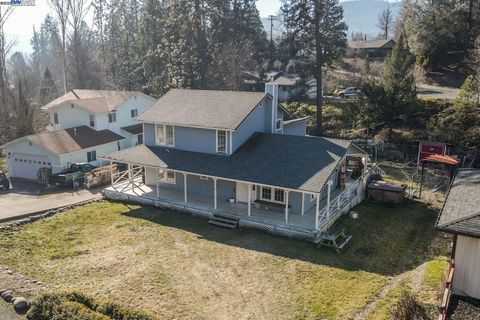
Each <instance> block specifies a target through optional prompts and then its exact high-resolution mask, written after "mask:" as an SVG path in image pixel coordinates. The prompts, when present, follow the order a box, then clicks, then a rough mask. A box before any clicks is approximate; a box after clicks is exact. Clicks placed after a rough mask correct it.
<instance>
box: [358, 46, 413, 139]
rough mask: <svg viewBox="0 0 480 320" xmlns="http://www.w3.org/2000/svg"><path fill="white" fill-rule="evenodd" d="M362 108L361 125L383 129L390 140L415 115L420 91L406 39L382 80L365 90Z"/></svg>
mask: <svg viewBox="0 0 480 320" xmlns="http://www.w3.org/2000/svg"><path fill="white" fill-rule="evenodd" d="M358 105H359V109H360V113H359V118H360V123H361V124H363V125H366V126H367V127H371V126H374V125H375V126H376V125H383V126H384V127H386V128H388V129H389V134H390V136H391V134H392V130H393V128H394V127H396V126H398V125H400V124H404V123H406V121H407V120H408V119H409V117H410V116H411V115H412V112H413V111H414V110H415V107H416V105H417V90H416V86H415V78H414V77H413V74H412V61H410V58H409V54H408V51H407V49H406V48H405V43H404V38H403V37H400V39H399V41H398V43H397V44H396V45H395V48H394V49H393V51H392V55H391V57H390V58H389V59H388V61H387V63H386V65H385V70H384V73H383V76H382V79H381V80H380V81H379V82H375V81H372V82H369V83H367V84H366V85H365V86H364V88H363V91H362V94H361V95H360V99H359V103H358Z"/></svg>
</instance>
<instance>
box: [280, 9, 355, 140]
mask: <svg viewBox="0 0 480 320" xmlns="http://www.w3.org/2000/svg"><path fill="white" fill-rule="evenodd" d="M282 12H283V14H284V19H285V24H286V28H287V30H288V33H287V37H286V38H285V39H284V41H285V42H287V43H289V45H286V47H288V48H289V50H290V51H291V52H292V51H293V52H292V53H293V54H294V56H292V57H290V58H295V59H302V60H304V61H305V62H306V63H307V64H308V68H307V70H308V71H307V72H306V74H305V76H309V75H310V76H313V77H314V78H315V79H316V81H317V88H318V91H317V135H321V134H322V131H323V126H322V106H323V93H322V92H321V88H323V79H322V72H323V68H324V67H325V66H330V65H332V64H333V63H334V62H335V61H336V60H337V59H338V58H339V57H340V55H341V53H342V51H343V48H345V46H346V40H347V33H346V31H347V25H346V24H345V22H343V9H342V7H341V6H340V5H339V3H338V0H284V1H283V6H282ZM311 56H314V57H315V59H314V61H312V60H311V59H310V57H311Z"/></svg>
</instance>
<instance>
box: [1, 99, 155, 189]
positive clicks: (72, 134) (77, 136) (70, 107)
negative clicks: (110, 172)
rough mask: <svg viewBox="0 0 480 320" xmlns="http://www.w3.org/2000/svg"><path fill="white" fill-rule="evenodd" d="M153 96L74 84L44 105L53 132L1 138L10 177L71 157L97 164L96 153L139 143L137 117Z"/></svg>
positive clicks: (59, 166) (33, 175) (33, 174)
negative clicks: (6, 140) (85, 87)
mask: <svg viewBox="0 0 480 320" xmlns="http://www.w3.org/2000/svg"><path fill="white" fill-rule="evenodd" d="M154 102H155V99H154V98H152V97H149V96H147V95H144V94H143V93H140V92H126V91H103V90H72V91H70V92H68V93H67V94H65V95H63V96H61V97H59V98H57V99H55V100H53V101H52V102H50V103H48V104H47V105H45V106H43V107H42V110H43V111H45V112H48V114H49V115H50V120H51V123H52V127H53V131H52V132H43V133H39V134H34V135H29V136H26V137H22V138H19V139H16V140H14V141H11V142H9V143H7V144H5V154H6V155H7V164H8V167H9V174H10V176H11V177H17V178H24V179H30V180H36V179H37V172H38V170H39V169H40V168H45V167H47V168H51V169H52V172H53V173H56V172H60V171H61V170H63V169H64V168H66V167H68V165H69V164H70V163H76V162H89V163H92V164H95V165H98V164H100V159H99V157H100V156H103V155H106V154H109V153H112V152H114V151H118V150H121V149H125V148H129V147H131V146H135V145H139V144H142V143H143V127H142V124H141V123H138V122H137V121H136V120H135V119H136V117H137V116H138V115H139V114H141V113H142V112H144V111H145V110H146V109H147V108H148V107H150V106H151V105H152V104H153V103H154Z"/></svg>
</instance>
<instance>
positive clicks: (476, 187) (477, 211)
mask: <svg viewBox="0 0 480 320" xmlns="http://www.w3.org/2000/svg"><path fill="white" fill-rule="evenodd" d="M479 195H480V169H476V170H472V169H466V170H459V171H458V172H457V175H456V177H455V179H454V181H453V183H452V186H451V188H450V191H449V193H448V195H447V199H446V200H445V204H444V206H443V209H442V211H441V212H440V215H439V217H438V221H437V224H436V227H437V228H438V229H440V230H442V231H445V232H450V233H455V234H463V235H469V236H473V237H480V196H479Z"/></svg>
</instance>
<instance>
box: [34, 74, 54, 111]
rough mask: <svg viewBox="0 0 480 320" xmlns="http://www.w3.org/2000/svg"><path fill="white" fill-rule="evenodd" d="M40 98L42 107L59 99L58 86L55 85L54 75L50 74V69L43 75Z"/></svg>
mask: <svg viewBox="0 0 480 320" xmlns="http://www.w3.org/2000/svg"><path fill="white" fill-rule="evenodd" d="M38 96H39V99H38V100H39V103H40V105H41V106H43V105H45V104H47V103H48V102H50V101H52V100H53V99H55V98H56V97H58V89H57V86H56V85H55V81H53V78H52V75H51V74H50V70H49V69H48V68H46V69H45V73H44V74H43V79H42V82H41V84H40V92H39V95H38Z"/></svg>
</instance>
